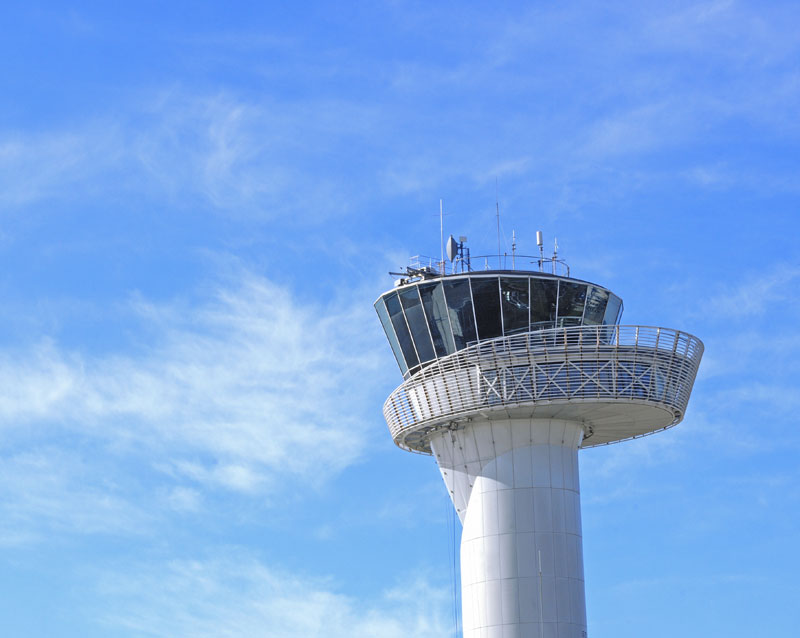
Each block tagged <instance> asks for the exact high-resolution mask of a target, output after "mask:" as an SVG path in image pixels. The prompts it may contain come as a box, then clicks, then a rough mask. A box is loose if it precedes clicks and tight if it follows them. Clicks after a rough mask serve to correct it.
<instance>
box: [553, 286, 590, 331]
mask: <svg viewBox="0 0 800 638" xmlns="http://www.w3.org/2000/svg"><path fill="white" fill-rule="evenodd" d="M585 303H586V284H576V283H574V282H572V281H561V282H559V285H558V325H559V326H577V325H580V323H581V317H583V306H584V304H585Z"/></svg>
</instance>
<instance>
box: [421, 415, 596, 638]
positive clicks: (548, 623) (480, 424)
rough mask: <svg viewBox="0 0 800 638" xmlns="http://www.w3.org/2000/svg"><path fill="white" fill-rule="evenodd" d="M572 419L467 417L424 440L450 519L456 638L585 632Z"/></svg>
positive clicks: (576, 439) (581, 637)
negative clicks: (457, 577)
mask: <svg viewBox="0 0 800 638" xmlns="http://www.w3.org/2000/svg"><path fill="white" fill-rule="evenodd" d="M582 438H583V427H582V426H581V424H580V423H576V422H572V421H563V420H557V419H535V418H534V419H504V420H499V419H495V420H489V419H474V420H472V421H470V422H468V423H466V424H460V425H459V426H458V428H457V429H453V430H448V431H444V432H441V433H439V434H437V435H436V436H434V437H433V438H432V439H431V441H430V443H431V448H432V450H433V453H434V455H435V457H436V460H437V462H438V464H439V469H440V470H441V472H442V477H443V478H444V481H445V484H446V485H447V489H448V490H449V492H450V496H451V498H452V500H453V505H454V506H455V508H456V510H457V512H458V515H459V518H460V519H461V522H462V523H463V525H464V528H463V531H462V536H461V596H462V607H463V629H464V638H585V637H586V602H585V593H584V579H583V545H582V538H581V518H580V487H579V479H578V446H580V444H581V440H582Z"/></svg>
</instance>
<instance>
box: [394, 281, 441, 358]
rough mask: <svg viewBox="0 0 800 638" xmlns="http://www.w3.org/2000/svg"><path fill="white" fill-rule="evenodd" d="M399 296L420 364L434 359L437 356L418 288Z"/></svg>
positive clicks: (402, 292) (404, 291) (403, 291)
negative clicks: (434, 352)
mask: <svg viewBox="0 0 800 638" xmlns="http://www.w3.org/2000/svg"><path fill="white" fill-rule="evenodd" d="M398 294H399V295H400V303H402V304H403V311H404V312H405V314H406V321H407V322H408V327H409V328H410V329H411V336H412V337H413V338H414V345H415V346H417V354H418V355H419V360H420V362H423V361H430V360H431V359H434V358H435V357H436V355H434V354H433V344H432V343H431V335H430V333H429V332H428V322H427V321H426V319H425V314H424V313H423V312H422V302H421V301H420V298H419V292H417V287H416V286H414V287H413V288H406V289H405V290H400V291H399V292H398Z"/></svg>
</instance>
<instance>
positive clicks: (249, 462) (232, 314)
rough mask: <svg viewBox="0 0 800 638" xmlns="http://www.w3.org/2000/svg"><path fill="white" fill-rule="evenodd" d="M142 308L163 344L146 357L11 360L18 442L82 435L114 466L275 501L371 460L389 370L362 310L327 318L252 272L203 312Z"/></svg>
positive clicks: (3, 408) (1, 377) (360, 305)
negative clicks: (142, 453) (366, 453)
mask: <svg viewBox="0 0 800 638" xmlns="http://www.w3.org/2000/svg"><path fill="white" fill-rule="evenodd" d="M356 295H358V293H356ZM136 307H137V308H138V310H139V312H140V313H141V316H142V318H143V320H144V322H145V324H146V325H147V326H149V327H150V328H151V329H154V330H155V332H156V336H155V337H153V341H152V342H151V343H149V344H148V345H146V346H144V347H142V348H141V349H140V350H139V351H138V352H135V353H119V354H116V355H108V356H90V355H88V354H82V353H75V352H66V351H64V350H62V349H61V348H59V347H58V346H57V344H54V343H52V342H44V343H43V344H41V345H40V346H39V347H37V348H35V349H33V350H32V351H27V350H18V351H16V352H7V353H2V354H0V428H2V429H3V430H4V431H5V432H6V436H11V435H12V434H13V436H15V437H17V438H20V439H24V438H25V437H36V436H37V433H40V435H44V433H47V432H54V431H56V432H57V431H67V432H72V433H79V434H80V435H81V436H86V437H90V440H94V441H97V442H99V444H101V445H104V446H106V448H107V452H108V453H109V454H128V453H133V452H132V451H131V450H146V451H147V458H148V459H150V462H151V463H152V465H153V466H155V467H158V468H160V469H161V470H162V472H163V473H164V474H165V475H167V474H171V475H172V476H173V477H175V478H181V479H182V480H188V481H191V482H196V483H199V484H202V485H206V486H217V487H223V488H225V489H230V490H235V491H239V492H243V493H246V492H250V493H255V492H259V493H262V494H264V493H268V492H269V490H270V489H271V488H272V487H273V485H274V483H275V482H276V481H280V480H282V479H285V478H287V477H292V478H293V479H299V480H301V481H302V482H304V483H306V484H315V485H319V484H322V483H323V482H324V481H325V480H326V479H327V478H329V477H330V476H331V475H333V474H335V473H337V472H338V471H340V470H341V469H342V468H344V467H347V466H348V465H350V464H352V463H353V462H354V461H355V460H356V459H357V458H358V457H359V455H360V454H361V452H362V450H363V449H364V446H365V444H366V441H367V439H368V437H369V427H371V426H373V425H374V423H372V422H369V423H368V421H367V419H366V417H365V415H366V414H368V413H369V414H373V413H375V412H376V410H374V409H372V408H374V407H375V406H374V405H373V403H375V401H378V403H376V404H375V405H379V399H375V398H374V397H370V393H372V392H374V390H375V387H376V386H375V385H374V384H375V383H379V379H380V378H381V374H382V372H381V371H383V370H385V366H383V365H382V364H383V363H385V360H384V358H382V357H381V356H380V354H382V353H383V350H382V347H383V344H382V343H380V341H379V340H380V334H379V330H378V328H377V326H376V325H375V324H376V323H377V322H376V320H375V318H374V317H373V316H371V314H370V311H371V308H370V307H369V304H368V303H365V302H363V299H361V298H360V297H359V298H357V299H355V300H354V299H352V298H349V299H342V300H341V302H339V303H336V304H329V305H327V306H323V305H322V304H319V303H314V302H308V301H307V300H297V299H294V298H293V297H292V295H291V294H290V292H289V291H288V290H286V289H284V288H281V287H279V286H277V285H275V284H273V283H271V282H270V281H268V280H266V279H264V278H260V277H256V276H254V275H250V274H247V273H242V274H241V282H240V283H237V284H236V285H235V286H234V287H232V288H227V289H220V290H218V291H217V293H216V295H215V297H214V299H213V300H212V301H209V302H207V303H205V304H203V305H201V306H199V307H192V306H188V305H186V306H181V305H177V306H173V307H163V306H162V307H159V306H154V305H148V304H144V303H142V302H137V304H136ZM365 325H368V326H370V327H372V328H374V329H372V330H365V329H364V326H365ZM368 397H370V398H368ZM22 426H24V427H22ZM185 496H186V494H184V495H183V496H180V497H178V501H177V502H182V503H183V504H184V505H187V504H190V501H191V499H189V500H187V499H186V498H185Z"/></svg>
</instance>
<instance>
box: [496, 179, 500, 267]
mask: <svg viewBox="0 0 800 638" xmlns="http://www.w3.org/2000/svg"><path fill="white" fill-rule="evenodd" d="M494 207H495V210H496V211H497V261H498V262H499V261H500V254H501V253H500V196H499V195H498V191H497V178H496V177H495V178H494ZM498 265H499V263H498Z"/></svg>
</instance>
